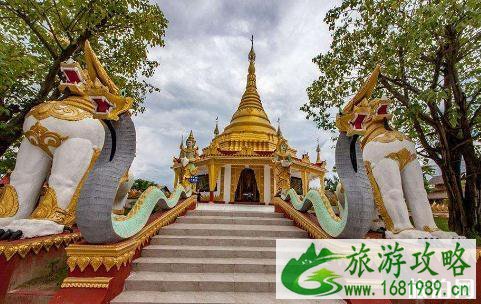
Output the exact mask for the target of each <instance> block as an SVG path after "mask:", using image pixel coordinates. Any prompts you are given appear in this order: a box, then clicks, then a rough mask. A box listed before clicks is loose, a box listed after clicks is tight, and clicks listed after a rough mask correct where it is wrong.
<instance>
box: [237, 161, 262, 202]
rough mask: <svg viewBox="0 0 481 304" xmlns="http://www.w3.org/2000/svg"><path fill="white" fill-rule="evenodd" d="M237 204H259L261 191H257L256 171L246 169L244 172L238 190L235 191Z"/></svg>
mask: <svg viewBox="0 0 481 304" xmlns="http://www.w3.org/2000/svg"><path fill="white" fill-rule="evenodd" d="M235 201H236V202H258V201H259V190H258V189H257V183H256V174H255V173H254V170H252V169H250V168H245V169H244V170H242V172H241V174H240V177H239V182H238V183H237V189H236V191H235Z"/></svg>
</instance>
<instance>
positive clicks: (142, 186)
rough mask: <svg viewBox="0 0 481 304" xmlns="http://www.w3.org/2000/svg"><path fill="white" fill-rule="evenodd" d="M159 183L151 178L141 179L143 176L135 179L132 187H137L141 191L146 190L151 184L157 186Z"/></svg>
mask: <svg viewBox="0 0 481 304" xmlns="http://www.w3.org/2000/svg"><path fill="white" fill-rule="evenodd" d="M155 185H157V184H156V183H155V182H153V181H149V180H145V179H141V178H137V179H136V180H135V181H134V184H133V185H132V189H135V190H140V191H142V192H143V191H145V190H146V189H147V188H149V187H150V186H155Z"/></svg>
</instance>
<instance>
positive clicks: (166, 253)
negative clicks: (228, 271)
mask: <svg viewBox="0 0 481 304" xmlns="http://www.w3.org/2000/svg"><path fill="white" fill-rule="evenodd" d="M142 256H143V257H156V258H161V257H169V258H172V257H181V258H198V257H202V258H258V259H275V257H276V248H275V247H244V246H188V245H149V246H146V247H144V249H143V250H142Z"/></svg>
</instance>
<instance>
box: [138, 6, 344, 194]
mask: <svg viewBox="0 0 481 304" xmlns="http://www.w3.org/2000/svg"><path fill="white" fill-rule="evenodd" d="M157 3H158V4H159V6H160V7H161V9H162V11H163V12H164V13H165V15H166V17H167V19H168V20H169V27H168V29H167V34H166V46H165V47H164V48H154V49H151V50H150V53H149V56H150V58H152V59H156V60H158V61H159V62H160V66H159V68H158V71H156V73H155V75H154V76H153V77H152V78H151V79H149V80H148V81H150V82H152V83H153V84H155V85H156V86H158V87H159V88H160V89H161V92H158V93H154V94H151V95H149V96H147V98H146V101H145V106H146V108H147V110H146V112H145V113H143V114H141V115H139V116H137V117H135V118H134V120H135V124H136V126H137V133H138V143H137V157H136V159H135V161H134V164H133V166H132V169H133V171H134V174H135V175H136V176H137V177H143V178H148V179H152V180H155V181H157V182H160V183H163V184H166V185H168V186H171V185H172V181H173V174H172V170H171V169H170V166H171V164H172V156H174V155H177V154H178V147H179V143H180V138H181V135H182V134H184V136H187V134H188V132H189V130H191V129H192V130H194V135H195V137H196V139H197V144H198V145H199V147H201V148H202V147H205V146H207V145H208V144H209V142H210V140H211V139H212V136H213V129H214V127H215V118H216V116H218V117H219V127H220V129H221V130H223V128H224V127H225V126H226V125H227V124H228V123H229V122H230V119H231V116H232V114H233V113H234V111H235V110H236V108H237V105H238V103H239V101H240V98H241V96H242V93H243V91H244V88H245V82H246V74H247V66H248V61H247V53H248V51H249V49H250V41H249V38H250V35H251V34H254V47H255V51H256V73H257V87H258V91H259V93H260V95H261V99H262V102H263V105H264V108H265V110H266V112H267V114H268V116H269V118H270V120H271V122H272V123H273V124H274V125H275V124H276V120H277V118H278V117H279V118H280V119H281V127H282V131H283V134H284V136H285V137H286V138H287V139H288V141H289V143H290V145H291V146H293V147H294V148H296V149H297V150H298V154H299V155H300V154H301V153H303V152H309V153H310V155H311V159H312V160H314V159H315V147H316V144H317V143H316V141H317V139H318V138H319V139H320V143H321V145H322V157H323V158H324V159H326V160H327V162H328V166H329V167H332V165H333V160H334V158H333V150H332V149H331V146H332V143H331V142H330V141H329V138H330V133H328V132H325V131H321V130H318V129H317V128H316V127H315V124H314V123H313V122H312V121H308V120H306V119H305V114H304V113H303V112H301V111H300V110H299V107H300V106H301V105H302V104H304V103H305V102H306V101H307V94H306V88H307V87H308V86H309V85H310V84H311V82H312V81H313V80H314V79H316V78H317V75H318V71H317V68H316V66H315V65H314V64H313V63H312V58H314V57H315V56H316V55H317V54H319V53H320V52H324V51H326V50H327V49H328V47H329V43H330V37H329V33H328V30H327V26H326V25H325V24H324V23H323V22H322V19H323V17H324V15H325V12H326V11H327V10H328V9H329V8H330V7H332V6H333V5H334V4H335V3H332V2H329V3H328V1H157Z"/></svg>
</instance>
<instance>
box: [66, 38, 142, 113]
mask: <svg viewBox="0 0 481 304" xmlns="http://www.w3.org/2000/svg"><path fill="white" fill-rule="evenodd" d="M83 50H84V56H85V62H86V65H87V67H86V69H85V70H83V69H82V68H81V67H80V65H79V63H78V62H76V61H74V60H73V59H69V60H67V61H65V62H62V63H61V64H60V71H61V72H62V74H63V76H64V78H65V82H61V84H60V86H59V89H60V90H61V91H64V90H65V89H67V88H68V89H69V91H70V93H71V94H73V95H77V96H80V97H82V98H85V99H88V100H90V102H91V103H92V104H93V108H94V112H93V114H94V117H95V118H98V119H107V120H118V119H119V115H121V114H122V113H125V112H128V110H130V109H131V108H132V104H133V99H132V98H131V97H125V96H122V94H120V92H119V89H118V88H117V86H116V85H115V83H114V82H113V81H112V80H111V79H110V77H109V76H108V74H107V72H106V71H105V69H104V67H103V66H102V64H101V63H100V61H99V59H98V58H97V55H95V53H94V51H93V50H92V48H91V46H90V43H89V42H88V41H86V42H85V44H84V48H83Z"/></svg>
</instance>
